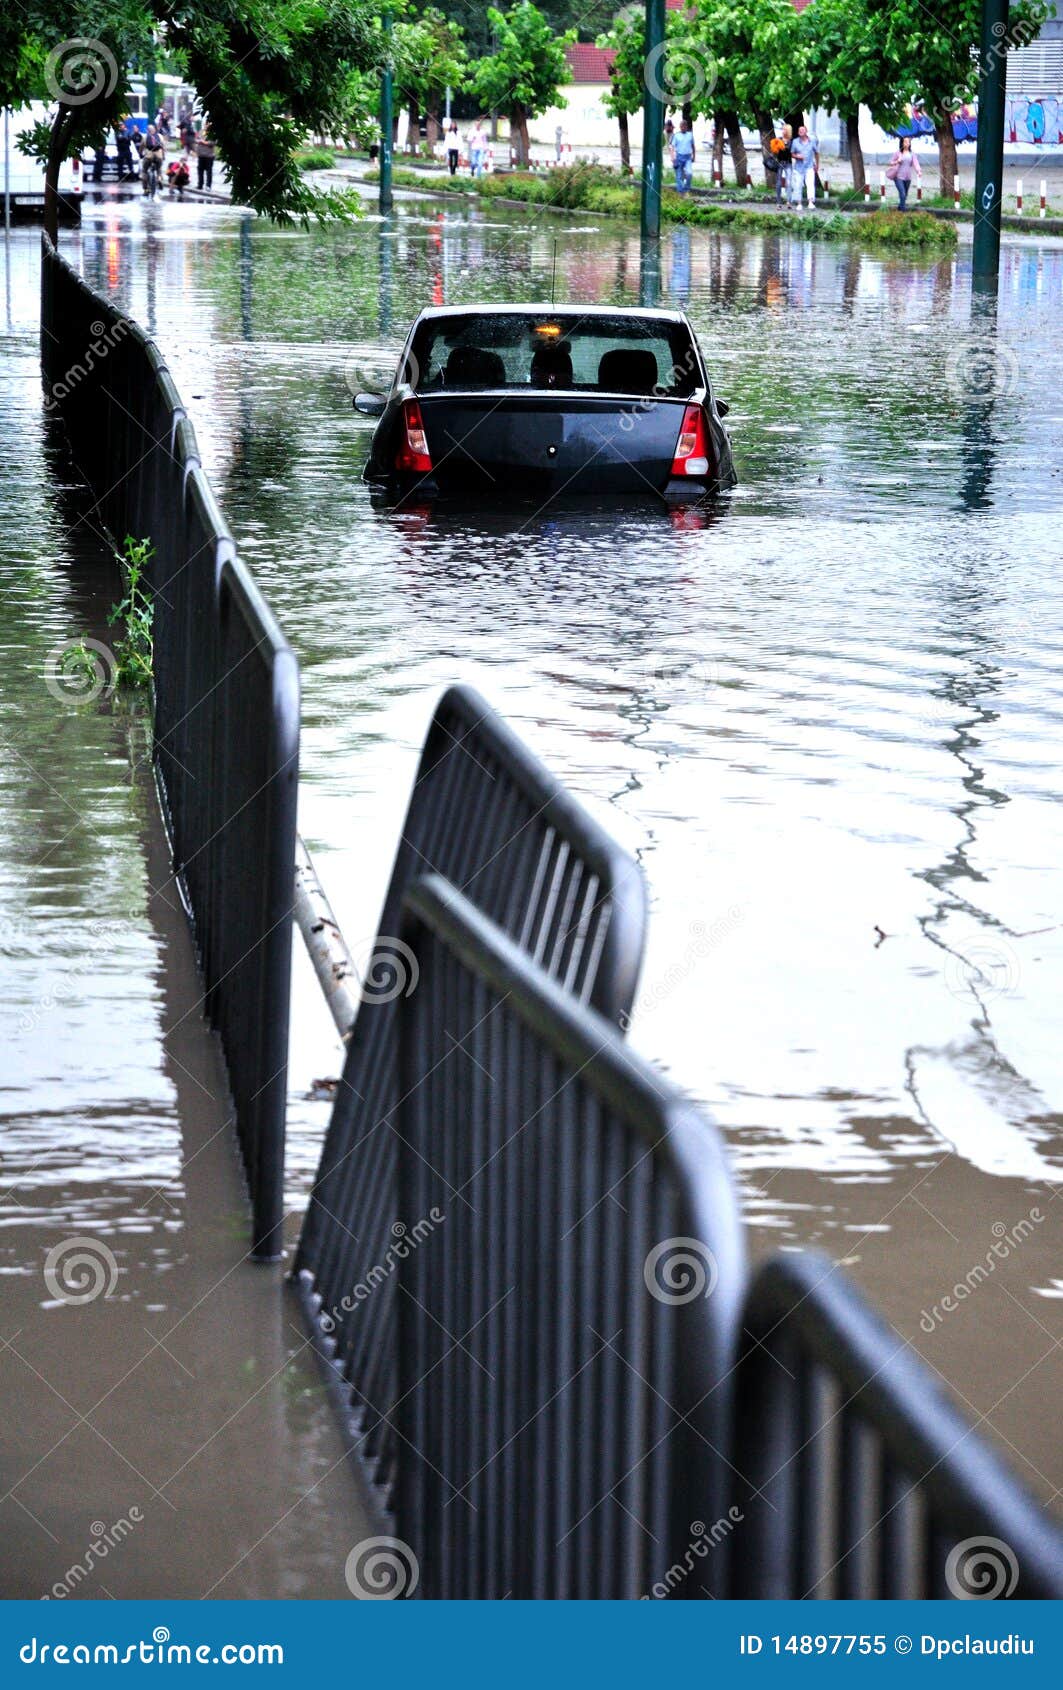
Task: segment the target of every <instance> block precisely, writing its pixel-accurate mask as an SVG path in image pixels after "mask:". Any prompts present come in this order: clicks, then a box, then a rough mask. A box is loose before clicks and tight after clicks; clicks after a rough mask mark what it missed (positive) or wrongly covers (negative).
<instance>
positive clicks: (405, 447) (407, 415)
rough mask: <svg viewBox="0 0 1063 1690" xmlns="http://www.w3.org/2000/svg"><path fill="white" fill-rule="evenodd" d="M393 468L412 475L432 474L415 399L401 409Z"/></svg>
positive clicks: (430, 455) (422, 426) (429, 456)
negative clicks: (403, 470) (397, 447)
mask: <svg viewBox="0 0 1063 1690" xmlns="http://www.w3.org/2000/svg"><path fill="white" fill-rule="evenodd" d="M395 468H396V469H405V470H409V471H411V473H412V474H414V475H430V474H431V472H432V454H431V453H430V452H429V450H428V440H427V437H426V435H425V432H424V422H423V420H422V418H421V407H420V405H418V403H417V401H416V399H407V400H406V402H405V404H404V405H403V407H402V423H401V432H400V436H399V450H398V453H397V455H396V458H395Z"/></svg>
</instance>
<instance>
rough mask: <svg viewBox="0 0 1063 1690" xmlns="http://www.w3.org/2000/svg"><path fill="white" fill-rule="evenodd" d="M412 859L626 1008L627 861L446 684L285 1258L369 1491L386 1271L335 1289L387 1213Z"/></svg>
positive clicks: (612, 1009) (552, 967) (387, 1357)
mask: <svg viewBox="0 0 1063 1690" xmlns="http://www.w3.org/2000/svg"><path fill="white" fill-rule="evenodd" d="M428 870H434V871H437V872H439V873H441V874H443V875H445V876H446V877H447V878H448V879H449V880H450V881H452V882H453V884H454V885H456V886H457V887H459V888H460V889H461V890H463V891H464V892H465V893H466V894H467V896H468V897H469V898H470V899H471V900H472V901H473V902H474V903H475V904H476V905H477V907H479V908H480V909H482V910H484V911H485V912H486V913H487V914H488V915H489V916H490V917H491V918H492V919H494V920H495V921H497V922H498V923H499V925H500V926H501V927H502V928H503V930H504V931H505V932H507V933H509V934H510V935H511V936H512V937H513V938H514V939H515V940H516V942H517V943H518V944H519V945H520V946H521V948H522V949H523V950H524V951H526V952H527V953H528V955H529V956H531V957H533V958H534V959H535V960H536V961H538V962H540V963H541V964H542V965H543V967H544V968H545V970H546V971H547V972H548V973H549V974H550V975H551V976H553V977H554V978H555V979H557V980H558V981H559V982H560V983H561V984H562V986H563V987H564V988H565V989H566V990H567V991H569V992H571V993H572V995H573V996H574V997H575V998H576V999H578V1000H580V1001H583V1002H587V1003H590V1004H592V1005H593V1006H594V1007H595V1008H596V1009H598V1010H600V1011H601V1012H602V1013H603V1014H604V1015H605V1016H607V1017H608V1018H609V1019H610V1020H612V1021H619V1020H620V1019H621V1018H622V1017H624V1016H626V1014H627V1012H628V1011H629V1010H630V1008H631V1003H632V999H633V997H634V993H635V987H636V983H637V979H638V970H639V964H640V961H641V957H642V947H643V938H644V930H645V893H644V888H643V883H642V878H641V875H640V873H639V870H638V868H637V867H636V865H635V864H634V863H633V862H632V861H631V859H630V858H628V857H627V856H626V855H625V854H624V853H623V852H622V851H621V850H620V849H619V847H618V846H617V845H615V844H614V842H613V841H612V840H611V839H610V838H609V836H608V835H607V834H606V833H605V832H604V830H603V829H602V828H600V827H598V826H597V825H596V824H595V823H594V822H593V821H592V820H591V818H590V817H589V816H588V815H587V813H586V812H585V811H584V810H583V808H582V807H581V805H579V804H578V803H577V802H576V800H575V799H574V798H573V797H572V795H571V794H570V793H569V792H567V791H566V790H565V788H564V787H563V786H562V785H561V784H560V782H559V781H557V780H556V779H555V778H554V777H553V776H552V775H551V774H550V773H549V771H548V770H546V769H545V768H544V767H543V766H542V764H541V763H540V762H539V761H538V759H537V758H536V757H534V756H533V755H532V753H531V752H530V751H529V750H528V749H527V747H526V746H525V745H524V744H523V743H522V742H521V740H520V739H518V738H517V736H516V735H515V734H514V733H513V732H512V731H511V729H509V728H508V727H507V726H506V724H505V723H504V722H503V721H502V720H501V718H500V717H499V716H498V715H497V714H496V713H495V712H494V711H493V710H492V709H491V707H490V706H489V705H488V704H486V703H485V702H484V700H483V699H482V698H480V697H479V695H478V694H477V693H475V692H474V691H472V689H471V688H469V687H452V688H450V690H449V691H448V692H447V693H446V694H445V695H444V696H443V698H442V699H441V701H440V703H439V705H438V707H437V709H436V712H435V715H434V716H433V719H432V723H431V726H430V728H429V731H428V736H427V738H426V741H425V745H424V750H423V752H422V755H421V760H420V764H419V767H418V771H417V776H416V779H415V781H414V787H413V793H412V796H411V799H410V804H409V808H408V810H407V814H406V819H405V822H404V824H403V829H402V836H401V841H400V844H399V848H398V853H397V856H396V860H395V865H394V868H393V870H392V876H391V883H390V886H389V888H388V893H387V897H386V898H385V901H384V908H383V913H382V916H381V923H380V934H379V936H378V938H377V941H376V945H375V947H374V950H373V953H372V956H371V959H370V962H369V966H368V969H367V971H366V978H365V984H364V988H363V992H362V999H361V1004H360V1007H359V1011H358V1016H357V1019H356V1021H355V1025H354V1030H353V1033H352V1036H351V1038H350V1041H349V1046H348V1051H347V1058H346V1063H345V1066H344V1071H343V1077H342V1080H341V1082H340V1087H339V1091H338V1094H337V1098H336V1102H335V1106H334V1109H333V1113H332V1119H331V1122H330V1125H329V1129H328V1134H327V1136H326V1140H325V1146H324V1150H323V1154H322V1159H321V1165H320V1168H319V1169H318V1174H317V1179H316V1181H315V1185H314V1189H313V1192H312V1194H311V1199H310V1204H309V1208H308V1211H307V1216H306V1221H305V1225H304V1228H303V1234H302V1238H301V1240H300V1245H299V1252H298V1257H297V1262H296V1273H297V1283H298V1284H299V1287H300V1290H301V1294H302V1298H303V1303H304V1307H305V1308H306V1310H307V1313H308V1316H309V1318H310V1321H311V1326H312V1330H313V1331H314V1332H315V1333H316V1335H317V1337H318V1339H319V1342H320V1344H321V1345H322V1347H323V1349H324V1351H325V1353H326V1355H327V1356H328V1358H329V1359H330V1361H331V1364H332V1368H333V1370H334V1372H336V1373H338V1374H339V1375H340V1376H341V1377H342V1379H343V1380H345V1381H346V1383H347V1384H348V1385H349V1386H350V1387H351V1393H350V1401H351V1404H352V1406H353V1407H354V1409H355V1412H356V1421H355V1424H354V1426H353V1427H352V1431H354V1432H356V1434H357V1443H358V1448H359V1450H360V1451H361V1454H362V1456H363V1459H364V1461H365V1464H366V1466H367V1468H368V1470H369V1472H370V1475H371V1477H372V1479H373V1480H374V1482H375V1483H377V1484H378V1485H379V1486H380V1487H381V1488H382V1490H383V1491H384V1493H385V1496H386V1495H387V1493H388V1492H389V1490H390V1486H391V1483H392V1480H393V1476H394V1474H393V1468H394V1445H393V1437H392V1432H391V1428H390V1424H389V1422H387V1421H386V1420H384V1419H382V1418H380V1417H379V1416H376V1415H374V1414H373V1413H372V1412H371V1411H370V1409H369V1408H368V1407H367V1406H366V1405H369V1404H381V1405H384V1406H386V1405H387V1404H389V1403H390V1402H392V1401H393V1400H394V1388H395V1378H396V1372H395V1366H396V1362H395V1317H394V1297H395V1291H394V1286H393V1285H392V1284H390V1283H388V1284H385V1285H383V1286H382V1287H381V1288H380V1290H379V1291H378V1293H377V1295H375V1296H374V1298H373V1299H372V1302H371V1304H370V1305H369V1306H368V1307H364V1306H361V1305H359V1306H358V1307H357V1308H356V1309H352V1308H350V1307H349V1306H348V1299H349V1293H350V1292H351V1289H352V1287H354V1286H356V1285H358V1284H360V1283H362V1282H364V1280H365V1278H366V1276H367V1274H369V1273H371V1272H372V1271H373V1269H374V1266H375V1265H376V1264H378V1263H379V1262H380V1261H381V1260H382V1259H383V1257H384V1255H385V1253H386V1251H387V1249H388V1246H389V1243H390V1242H391V1237H392V1234H391V1229H392V1227H393V1226H394V1225H395V1224H396V1223H398V1222H399V1221H400V1220H401V1216H400V1211H399V1202H398V1196H397V1192H396V1137H395V1122H394V1110H395V1106H396V1104H397V1102H398V1098H399V1088H398V1077H397V1051H398V1046H397V1026H398V1017H399V1010H400V1004H401V1002H402V999H403V996H404V994H405V993H406V992H407V991H408V990H410V989H412V986H413V984H415V982H414V981H413V980H412V979H411V960H410V958H409V957H408V956H406V955H404V954H403V942H402V940H401V937H400V926H401V921H402V903H403V898H404V896H405V893H406V890H407V888H408V886H409V885H410V883H411V881H412V880H413V878H414V877H416V876H417V875H419V874H423V873H425V872H426V871H428Z"/></svg>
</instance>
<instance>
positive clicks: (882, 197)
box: [878, 170, 886, 205]
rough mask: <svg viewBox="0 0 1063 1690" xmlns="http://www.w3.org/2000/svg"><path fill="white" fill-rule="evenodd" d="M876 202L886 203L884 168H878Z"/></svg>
mask: <svg viewBox="0 0 1063 1690" xmlns="http://www.w3.org/2000/svg"><path fill="white" fill-rule="evenodd" d="M878 203H879V205H885V203H886V172H885V171H884V170H880V171H879V173H878Z"/></svg>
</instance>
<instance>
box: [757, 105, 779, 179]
mask: <svg viewBox="0 0 1063 1690" xmlns="http://www.w3.org/2000/svg"><path fill="white" fill-rule="evenodd" d="M753 116H754V118H755V120H756V125H757V130H758V132H759V134H760V153H761V158H762V159H767V158H768V156H769V155H770V153H771V143H772V141H773V140H774V139H775V125H774V123H772V121H771V112H770V111H765V110H764V108H763V106H758V107H757V109H756V111H755V112H754V113H753ZM764 180H765V182H767V184H768V186H769V187H771V186H772V185H773V184H774V181H775V177H774V174H773V172H772V171H770V170H769V169H768V166H767V164H765V165H764Z"/></svg>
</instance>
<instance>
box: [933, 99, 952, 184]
mask: <svg viewBox="0 0 1063 1690" xmlns="http://www.w3.org/2000/svg"><path fill="white" fill-rule="evenodd" d="M934 134H935V136H936V138H937V144H938V160H939V164H938V173H939V175H940V177H941V193H942V195H943V196H944V198H945V199H951V197H952V185H953V182H954V180H955V177H956V137H955V135H954V134H953V133H952V117H951V114H950V113H948V112H946V113H945V116H944V117H940V118H938V120H937V122H936V123H935V124H934Z"/></svg>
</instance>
